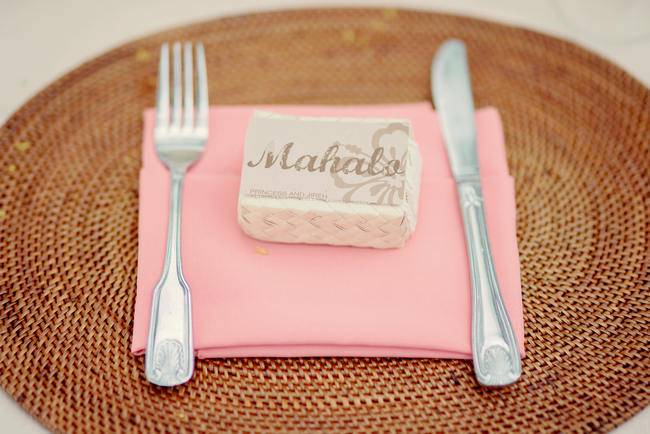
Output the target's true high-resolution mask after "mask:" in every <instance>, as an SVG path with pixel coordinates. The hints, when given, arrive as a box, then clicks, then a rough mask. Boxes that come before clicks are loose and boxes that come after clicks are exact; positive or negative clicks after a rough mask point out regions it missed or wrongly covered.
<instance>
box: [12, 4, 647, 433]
mask: <svg viewBox="0 0 650 434" xmlns="http://www.w3.org/2000/svg"><path fill="white" fill-rule="evenodd" d="M451 36H455V37H460V38H462V39H463V40H465V42H466V43H467V46H468V52H469V56H470V68H471V71H472V79H473V85H474V93H475V97H476V104H477V106H479V107H480V106H485V105H494V106H496V107H497V108H498V109H499V110H500V111H501V114H502V116H503V123H504V128H505V134H506V143H507V152H508V162H509V165H510V169H511V171H512V173H513V175H514V176H515V179H516V199H517V211H518V224H517V235H518V240H519V249H520V254H521V271H522V284H523V299H524V310H525V321H526V348H527V354H528V357H527V358H526V359H525V360H524V363H523V376H522V378H521V381H519V383H517V384H516V385H514V386H512V387H507V388H503V389H499V390H487V389H484V388H481V387H479V386H478V385H477V383H476V381H475V379H474V377H473V374H472V368H471V364H470V362H466V361H447V360H409V359H355V358H307V359H227V360H200V361H198V362H197V366H196V373H195V375H194V378H193V379H192V380H191V382H190V383H189V384H187V385H185V386H183V387H179V388H175V389H163V388H158V387H154V386H152V385H151V384H149V383H148V382H147V381H146V380H145V378H144V373H143V362H144V361H143V358H142V357H135V356H133V355H132V354H131V353H130V352H129V345H130V336H131V327H132V318H133V304H134V298H135V279H136V267H137V261H136V259H137V257H136V247H137V231H138V226H137V209H138V169H139V164H140V139H141V134H142V122H141V113H142V110H143V109H144V108H145V107H148V106H152V105H153V103H154V92H155V84H156V83H155V77H156V70H157V62H156V60H157V52H158V47H159V45H160V43H161V42H163V41H175V40H191V41H203V43H204V44H205V46H206V51H207V54H208V62H209V64H208V72H209V83H210V99H211V103H212V104H257V103H336V104H345V103H385V102H406V101H422V100H429V97H430V91H429V66H430V64H431V59H432V56H433V54H434V52H435V50H436V49H437V47H438V46H439V44H440V43H441V42H442V41H443V40H444V39H445V38H448V37H451ZM0 145H1V150H2V151H1V153H0V160H1V163H0V169H1V171H0V186H1V187H0V242H1V244H0V246H1V247H2V255H0V336H1V341H0V384H1V385H2V387H3V388H4V389H5V390H6V391H7V392H8V393H9V394H10V395H11V396H12V397H13V398H15V399H16V400H17V401H18V402H19V403H20V405H22V406H23V407H24V408H25V409H26V410H27V411H28V412H29V413H31V414H32V415H34V417H36V418H37V419H38V420H39V421H41V422H42V423H43V424H44V425H45V426H47V427H48V428H51V429H53V430H56V431H88V432H98V431H114V430H128V431H131V430H137V431H152V430H155V429H160V430H162V429H169V430H170V431H174V432H175V431H182V430H187V431H191V430H197V431H205V430H208V431H253V432H260V433H266V432H273V431H293V432H315V431H323V432H332V431H401V430H407V429H410V430H413V431H418V432H423V431H434V430H435V431H447V430H450V431H451V430H453V431H463V432H467V431H478V430H494V431H515V430H522V429H534V430H541V431H567V432H568V431H589V430H609V429H611V428H613V427H615V426H616V425H619V424H620V423H622V422H623V421H625V420H626V419H628V418H630V417H631V416H632V415H634V414H635V413H636V412H638V411H639V410H641V409H642V408H643V407H644V406H646V405H648V404H649V403H650V392H649V390H648V386H649V384H650V354H649V346H650V345H649V336H650V334H649V333H650V332H649V329H650V263H649V260H648V225H649V222H650V218H649V215H648V214H649V213H650V211H648V210H649V208H650V174H649V171H650V91H648V89H646V88H645V87H644V86H642V85H641V84H639V83H638V82H637V81H635V80H634V79H633V78H632V77H631V76H630V75H628V74H627V73H625V72H624V71H622V70H621V69H619V68H617V67H616V66H614V65H612V64H611V63H609V62H607V61H605V60H603V59H601V58H599V57H597V56H596V55H594V54H591V53H589V52H587V51H585V50H584V49H581V48H578V47H577V46H575V45H573V44H570V43H568V42H564V41H561V40H558V39H554V38H551V37H548V36H544V35H541V34H538V33H533V32H530V31H526V30H522V29H517V28H513V27H507V26H503V25H498V24H493V23H489V22H485V21H479V20H475V19H469V18H461V17H455V16H449V15H440V14H434V13H424V12H414V11H402V10H399V11H396V10H309V11H290V12H278V13H268V14H260V15H248V16H241V17H234V18H227V19H221V20H216V21H210V22H206V23H201V24H197V25H192V26H189V27H183V28H179V29H175V30H171V31H166V32H163V33H160V34H157V35H154V36H151V37H148V38H145V39H142V40H139V41H136V42H133V43H131V44H127V45H125V46H122V47H120V48H117V49H115V50H113V51H111V52H109V53H107V54H105V55H103V56H101V57H99V58H97V59H95V60H92V61H90V62H88V63H85V64H83V65H81V66H80V67H79V68H77V69H75V70H74V71H72V72H70V73H69V74H67V75H66V76H64V77H63V78H61V79H60V80H58V81H56V82H55V83H53V84H52V85H50V86H49V87H47V88H46V89H45V90H43V91H42V92H41V93H39V94H38V95H37V96H35V97H34V98H33V99H31V100H30V101H29V102H28V103H27V104H25V105H24V106H23V107H22V108H21V109H20V110H19V111H18V112H17V113H16V114H14V115H13V116H12V117H11V119H9V121H8V122H7V123H6V124H5V125H4V126H3V127H2V129H1V130H0ZM224 248H227V246H224Z"/></svg>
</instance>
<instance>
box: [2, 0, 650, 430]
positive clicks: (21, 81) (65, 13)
mask: <svg viewBox="0 0 650 434" xmlns="http://www.w3.org/2000/svg"><path fill="white" fill-rule="evenodd" d="M576 1H577V2H578V3H580V4H583V5H585V9H584V10H585V14H591V15H592V16H591V18H593V19H594V20H598V19H601V20H602V21H603V23H607V26H608V27H607V28H603V29H602V30H601V31H598V32H594V33H589V32H588V31H585V30H584V29H583V28H582V27H581V24H582V20H583V19H585V14H580V16H579V17H577V18H576V20H573V21H570V20H567V19H566V17H565V15H564V14H563V13H562V12H561V11H562V10H565V9H567V8H568V9H572V8H573V9H575V8H574V5H573V4H571V5H567V4H566V3H567V2H573V3H574V4H575V3H576ZM559 2H565V4H564V7H558V3H559ZM608 2H609V3H610V4H613V3H616V4H617V7H618V8H622V10H623V9H625V8H626V7H636V8H637V9H636V10H635V11H634V13H621V14H620V15H619V18H620V19H619V20H618V21H616V22H612V16H611V11H608V9H609V7H608V6H607V3H608ZM587 5H588V6H587ZM307 6H310V7H316V6H386V7H388V6H391V7H395V6H398V7H401V8H414V9H425V10H434V11H444V12H453V13H460V14H465V15H472V16H476V17H479V18H485V19H491V20H494V21H501V22H504V23H507V24H515V25H520V26H523V27H528V28H531V29H533V30H538V31H543V32H546V33H549V34H552V35H555V36H559V37H563V38H566V39H569V40H573V41H575V42H577V43H579V44H581V45H583V46H585V47H586V48H588V49H590V50H592V51H594V52H596V53H599V54H600V55H602V56H604V57H606V58H608V59H610V60H612V61H613V62H615V63H617V64H618V65H619V66H621V67H623V68H624V69H625V70H627V71H628V72H630V73H632V74H633V75H634V76H636V78H638V79H639V80H640V81H642V82H643V83H645V85H646V86H650V34H648V33H646V35H645V36H642V37H637V38H634V39H629V40H627V41H620V40H615V39H620V38H615V37H611V34H610V30H612V31H616V30H617V28H618V31H619V34H620V30H621V29H626V28H631V27H633V26H635V25H637V24H638V23H639V21H641V22H645V23H650V2H649V1H648V0H620V1H619V0H583V1H580V0H539V1H535V2H530V1H521V0H490V1H485V0H455V1H449V0H409V1H396V0H393V1H383V0H374V1H364V0H329V1H322V0H311V1H309V2H307V1H304V0H303V1H301V0H237V1H227V0H193V1H188V2H184V1H177V0H138V1H133V0H109V1H103V2H100V1H87V0H60V1H51V0H25V1H22V2H19V1H12V0H0V55H1V56H2V62H1V63H0V64H1V65H2V66H1V67H0V83H2V85H1V89H2V97H0V124H1V123H4V121H5V120H6V119H7V118H8V117H9V116H10V115H11V113H13V112H14V111H15V110H16V109H18V108H19V107H20V106H21V105H22V104H23V103H24V102H25V101H26V100H27V99H28V98H29V97H30V96H32V95H33V94H34V93H36V92H37V91H39V90H40V89H42V88H43V87H45V86H46V85H47V84H49V83H50V82H51V81H53V80H54V79H56V78H58V77H59V76H61V75H62V74H64V73H65V72H67V71H69V70H71V69H72V68H74V67H76V66H77V65H79V64H80V63H81V62H83V61H85V60H89V59H92V58H93V57H95V56H97V55H99V54H101V53H103V52H105V51H106V50H109V49H111V48H113V47H115V46H117V45H119V44H122V43H125V42H128V41H130V40H133V39H135V38H138V37H141V36H146V35H147V34H150V33H152V32H155V31H160V30H165V29H167V28H169V27H173V26H177V25H182V24H188V23H192V22H194V21H203V20H206V19H209V18H217V17H220V16H227V15H233V14H241V13H247V12H258V11H264V10H270V9H287V8H299V7H307ZM623 12H625V11H624V10H623ZM599 14H600V15H599ZM587 18H589V17H587ZM646 27H647V26H646ZM647 30H648V31H650V27H649V28H648V29H647ZM152 103H153V101H152ZM648 393H650V391H649V392H648ZM0 420H1V421H2V431H3V432H13V433H20V432H22V433H43V432H46V431H45V429H44V428H43V427H41V426H40V425H39V424H38V423H37V422H36V421H35V420H34V419H32V418H31V416H30V415H29V414H27V413H26V412H24V411H23V410H22V409H21V408H20V407H19V406H18V404H17V403H15V402H14V401H13V400H12V399H11V398H9V397H8V396H7V395H6V394H5V393H4V392H0ZM616 432H617V433H618V434H631V433H650V407H649V408H646V409H645V410H644V411H643V412H641V413H640V414H639V415H637V416H636V417H635V418H634V419H632V420H631V421H629V422H627V423H626V424H625V425H623V426H622V427H620V428H619V429H618V430H617V431H616Z"/></svg>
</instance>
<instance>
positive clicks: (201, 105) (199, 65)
mask: <svg viewBox="0 0 650 434" xmlns="http://www.w3.org/2000/svg"><path fill="white" fill-rule="evenodd" d="M196 87H197V92H196V104H197V110H196V111H197V119H196V126H197V128H206V129H207V128H208V73H207V71H206V66H205V51H204V50H203V44H202V43H200V42H199V43H198V44H197V46H196Z"/></svg>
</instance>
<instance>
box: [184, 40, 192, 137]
mask: <svg viewBox="0 0 650 434" xmlns="http://www.w3.org/2000/svg"><path fill="white" fill-rule="evenodd" d="M183 51H184V53H183V55H184V61H185V65H184V68H183V79H184V81H185V90H184V91H183V98H184V99H183V110H184V111H183V129H190V130H191V129H192V128H193V127H194V72H193V71H192V43H191V42H186V43H185V47H184V48H183Z"/></svg>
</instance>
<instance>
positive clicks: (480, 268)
mask: <svg viewBox="0 0 650 434" xmlns="http://www.w3.org/2000/svg"><path fill="white" fill-rule="evenodd" d="M431 93H432V94H433V100H434V105H435V108H436V110H437V112H438V118H439V120H440V126H441V131H442V136H443V139H444V142H445V148H446V150H447V155H448V157H449V164H450V167H451V171H452V173H453V175H454V179H455V180H456V187H457V189H458V197H459V202H460V206H461V213H462V216H463V225H464V228H465V241H466V245H467V253H468V257H469V266H470V277H471V284H472V358H473V364H474V372H475V375H476V379H477V380H478V382H479V383H481V384H483V385H485V386H506V385H508V384H512V383H514V382H515V381H517V380H518V379H519V377H520V376H521V358H520V354H519V349H518V347H517V341H516V339H515V336H514V331H513V329H512V324H511V322H510V318H509V317H508V312H507V311H506V308H505V305H504V303H503V298H502V296H501V290H500V288H499V283H498V281H497V277H496V271H495V269H494V262H493V259H492V252H491V250H490V242H489V239H488V233H487V224H486V222H485V210H484V207H483V192H482V190H481V178H480V172H479V163H478V153H477V148H476V127H475V124H474V101H473V98H472V87H471V84H470V76H469V67H468V65H467V55H466V50H465V45H464V44H463V42H461V41H459V40H457V39H450V40H447V41H445V42H444V43H443V44H442V45H441V47H440V48H439V49H438V52H437V53H436V55H435V57H434V59H433V63H432V65H431Z"/></svg>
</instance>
